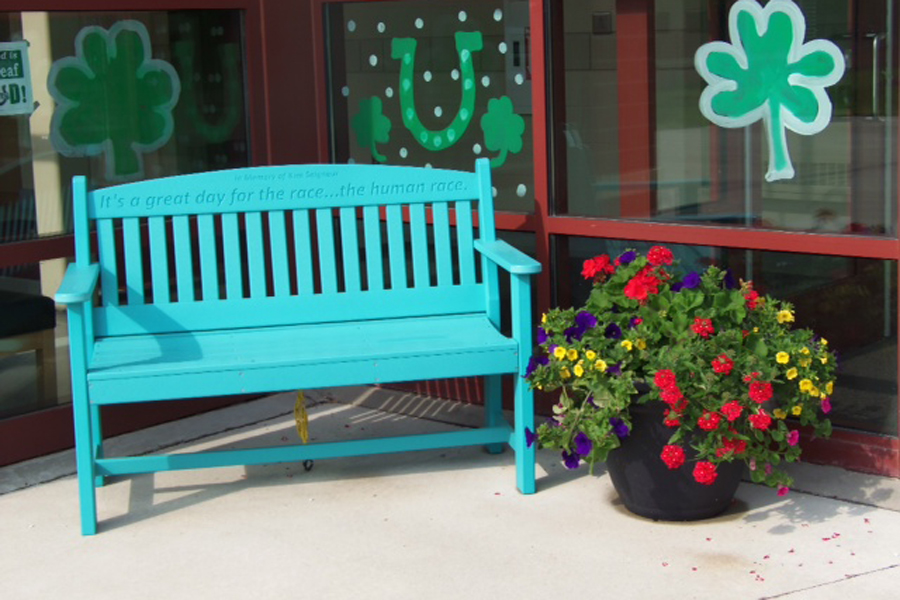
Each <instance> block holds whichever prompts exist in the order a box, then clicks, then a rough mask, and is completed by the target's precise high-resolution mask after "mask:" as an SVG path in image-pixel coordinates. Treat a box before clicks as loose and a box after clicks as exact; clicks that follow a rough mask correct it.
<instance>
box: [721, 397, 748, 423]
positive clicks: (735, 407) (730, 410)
mask: <svg viewBox="0 0 900 600" xmlns="http://www.w3.org/2000/svg"><path fill="white" fill-rule="evenodd" d="M743 410H744V407H743V406H741V403H740V402H738V401H737V400H732V401H731V402H728V403H726V404H725V405H724V406H723V407H722V414H723V415H725V418H726V419H728V421H729V422H732V421H734V420H735V419H737V418H738V417H740V416H741V412H743Z"/></svg>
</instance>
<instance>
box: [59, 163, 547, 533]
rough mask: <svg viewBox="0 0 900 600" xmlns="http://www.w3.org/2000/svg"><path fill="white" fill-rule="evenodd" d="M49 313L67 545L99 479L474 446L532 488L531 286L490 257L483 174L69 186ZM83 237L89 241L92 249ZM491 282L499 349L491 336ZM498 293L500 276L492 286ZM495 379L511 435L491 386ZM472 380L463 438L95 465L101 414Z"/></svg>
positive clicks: (425, 172) (276, 176)
mask: <svg viewBox="0 0 900 600" xmlns="http://www.w3.org/2000/svg"><path fill="white" fill-rule="evenodd" d="M73 186H74V221H75V262H74V263H72V264H71V265H69V268H68V270H67V271H66V275H65V278H64V280H63V282H62V285H61V287H60V288H59V291H58V293H57V294H56V301H57V302H59V303H62V304H66V305H68V306H67V310H68V323H69V341H70V346H71V362H72V395H73V409H74V415H75V434H76V461H77V466H78V486H79V496H80V503H81V526H82V532H83V533H84V534H86V535H87V534H93V533H95V532H96V530H97V506H96V504H97V501H96V492H95V488H96V487H98V486H100V485H102V484H103V479H104V478H105V477H107V476H115V475H126V474H136V473H150V472H157V471H167V470H175V469H194V468H204V467H219V466H227V465H251V464H261V463H277V462H287V461H297V462H300V461H306V460H314V459H323V458H331V457H349V456H358V455H364V454H376V453H386V452H402V451H410V450H426V449H437V448H448V447H457V446H467V445H485V446H486V447H488V448H489V449H491V450H492V451H498V450H499V449H502V447H503V446H504V445H507V444H508V445H509V446H510V447H511V448H512V449H513V450H514V452H515V462H516V473H517V475H516V479H517V487H518V489H519V490H520V491H521V492H522V493H526V494H528V493H533V492H534V489H535V464H534V460H535V455H534V448H533V447H531V448H530V447H528V444H527V443H526V440H525V430H526V428H528V429H532V430H533V429H534V411H533V399H532V394H531V392H530V391H529V389H528V386H527V385H526V384H525V382H524V380H523V374H524V372H525V368H526V364H527V361H528V356H529V354H530V350H531V333H530V322H531V312H530V310H531V278H532V275H533V274H534V273H537V272H538V271H539V270H540V265H539V263H537V262H536V261H534V260H533V259H531V258H529V257H528V256H526V255H524V254H522V253H521V252H519V251H517V250H516V249H514V248H512V247H511V246H509V245H508V244H506V243H504V242H502V241H500V240H498V239H497V238H496V234H495V227H494V209H493V198H492V189H491V174H490V168H489V166H488V161H487V160H486V159H479V160H478V161H477V162H476V168H475V172H474V173H472V172H465V171H451V170H442V169H425V168H416V167H396V166H370V165H303V166H271V167H254V168H246V169H236V170H229V171H218V172H212V173H199V174H193V175H182V176H177V177H169V178H162V179H156V180H151V181H143V182H138V183H129V184H124V185H118V186H113V187H108V188H104V189H100V190H96V191H93V192H90V191H88V188H87V182H86V180H85V179H84V177H75V178H74V180H73ZM94 231H95V232H96V235H93V232H94ZM501 270H502V273H508V274H509V279H510V295H509V297H510V302H509V306H507V307H505V310H508V311H509V314H510V318H511V335H504V333H503V332H501V326H500V323H501V308H502V307H501V294H500V285H499V284H500V278H501ZM504 276H505V275H504ZM503 374H512V375H513V379H514V390H515V398H514V425H510V424H509V423H508V422H507V421H506V419H505V417H504V414H503V412H502V406H501V376H502V375H503ZM470 376H485V397H486V401H485V420H484V425H483V427H481V428H477V429H470V430H468V429H467V430H462V431H456V432H449V433H439V434H423V435H415V436H404V437H395V438H381V439H364V440H353V441H337V442H330V443H318V444H310V445H303V444H299V443H298V444H297V445H292V446H279V447H267V448H253V449H244V450H231V451H216V452H202V453H187V454H181V453H178V454H168V455H150V456H134V457H116V458H112V457H106V456H104V452H103V443H102V442H103V438H102V431H101V423H100V407H101V406H103V405H108V404H122V403H136V402H152V401H159V400H170V399H178V398H198V397H209V396H222V395H232V394H248V393H250V394H257V393H268V392H278V391H284V390H294V389H314V388H322V387H333V386H344V385H361V384H378V383H386V382H400V381H412V380H427V379H439V378H451V377H470Z"/></svg>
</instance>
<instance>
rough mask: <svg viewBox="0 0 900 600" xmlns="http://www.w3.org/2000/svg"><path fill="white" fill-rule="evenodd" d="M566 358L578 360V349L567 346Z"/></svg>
mask: <svg viewBox="0 0 900 600" xmlns="http://www.w3.org/2000/svg"><path fill="white" fill-rule="evenodd" d="M566 358H568V359H569V360H572V361H574V360H578V350H576V349H575V348H569V351H568V352H566Z"/></svg>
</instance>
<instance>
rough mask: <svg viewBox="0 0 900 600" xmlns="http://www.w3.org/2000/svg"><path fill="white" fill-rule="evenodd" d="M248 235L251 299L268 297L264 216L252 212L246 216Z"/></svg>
mask: <svg viewBox="0 0 900 600" xmlns="http://www.w3.org/2000/svg"><path fill="white" fill-rule="evenodd" d="M244 226H245V227H246V234H247V267H248V270H249V272H250V297H251V298H264V297H265V296H266V255H265V250H264V247H265V243H264V241H263V228H262V215H261V214H260V213H258V212H250V213H247V214H245V215H244Z"/></svg>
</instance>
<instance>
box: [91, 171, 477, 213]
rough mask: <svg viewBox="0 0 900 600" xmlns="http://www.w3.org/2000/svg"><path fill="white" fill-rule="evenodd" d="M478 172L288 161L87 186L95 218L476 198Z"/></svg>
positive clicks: (383, 204)
mask: <svg viewBox="0 0 900 600" xmlns="http://www.w3.org/2000/svg"><path fill="white" fill-rule="evenodd" d="M478 197H479V181H478V176H477V173H473V172H470V171H454V170H449V169H429V168H422V167H404V166H384V165H377V166H374V165H289V166H265V167H252V168H242V169H230V170H224V171H213V172H207V173H193V174H189V175H179V176H175V177H166V178H161V179H154V180H148V181H140V182H136V183H127V184H123V185H117V186H112V187H107V188H103V189H99V190H96V191H93V192H90V193H89V194H88V215H89V216H90V217H91V218H94V219H106V218H129V217H150V216H172V215H194V214H209V213H233V212H249V211H272V210H295V209H304V208H341V207H355V206H368V205H379V206H385V205H391V204H411V203H428V202H446V201H454V200H475V199H477V198H478Z"/></svg>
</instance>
